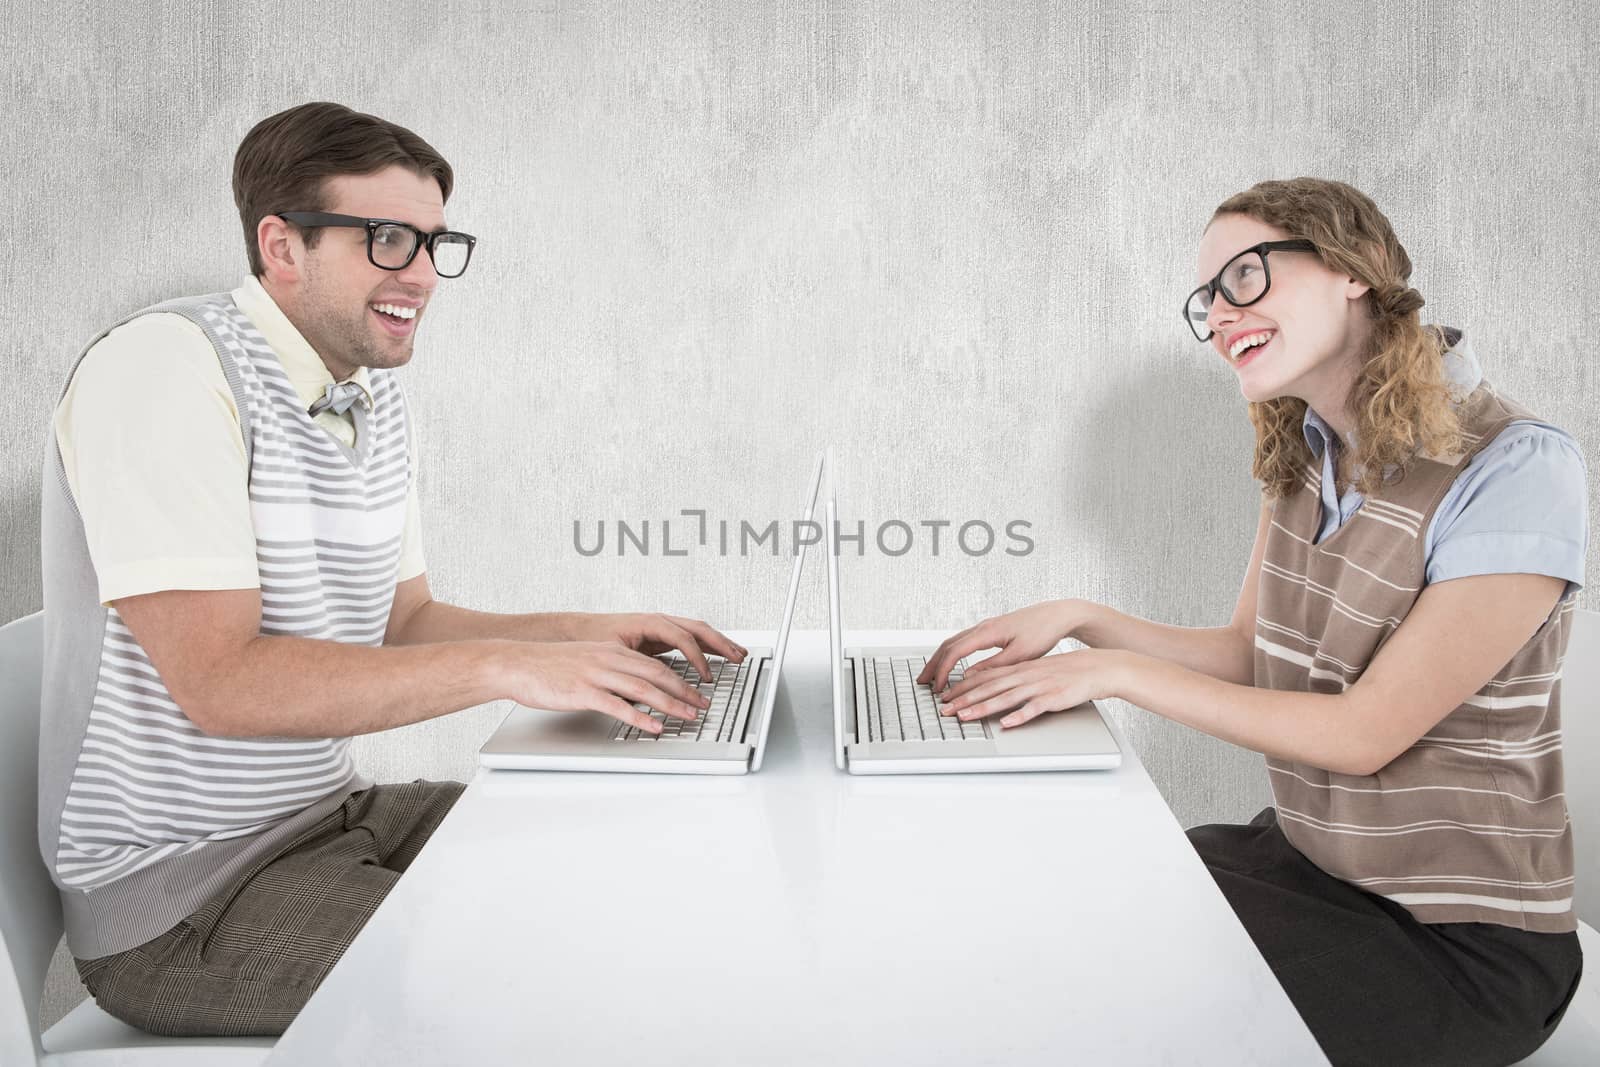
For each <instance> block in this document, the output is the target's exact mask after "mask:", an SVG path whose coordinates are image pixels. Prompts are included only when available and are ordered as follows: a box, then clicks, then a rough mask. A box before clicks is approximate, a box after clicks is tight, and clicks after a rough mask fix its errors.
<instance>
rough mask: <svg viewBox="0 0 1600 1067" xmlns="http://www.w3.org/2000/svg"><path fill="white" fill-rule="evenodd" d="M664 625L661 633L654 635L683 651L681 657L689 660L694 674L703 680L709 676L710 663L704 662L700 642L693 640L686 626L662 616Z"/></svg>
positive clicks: (662, 641) (704, 656)
mask: <svg viewBox="0 0 1600 1067" xmlns="http://www.w3.org/2000/svg"><path fill="white" fill-rule="evenodd" d="M662 621H663V623H664V625H663V626H662V628H661V633H660V634H659V635H658V636H657V637H656V640H658V641H660V642H661V643H662V644H664V645H668V646H669V647H671V648H675V649H677V650H678V651H679V652H682V653H683V658H684V659H686V660H688V661H689V666H691V667H693V668H694V672H695V674H697V675H699V676H700V680H701V681H704V680H706V679H707V678H710V677H711V664H710V663H708V662H706V654H705V653H704V652H702V651H701V650H700V642H699V641H696V640H695V636H694V634H692V633H691V632H690V631H689V630H688V628H686V627H683V626H680V625H678V623H677V621H676V620H670V619H667V617H666V616H662Z"/></svg>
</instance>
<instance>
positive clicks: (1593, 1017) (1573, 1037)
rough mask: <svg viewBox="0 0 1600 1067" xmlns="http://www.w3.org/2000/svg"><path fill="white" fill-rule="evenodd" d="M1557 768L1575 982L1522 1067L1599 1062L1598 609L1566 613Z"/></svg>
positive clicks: (1589, 1066) (1586, 1065)
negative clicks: (1573, 864) (1568, 629)
mask: <svg viewBox="0 0 1600 1067" xmlns="http://www.w3.org/2000/svg"><path fill="white" fill-rule="evenodd" d="M1561 731H1562V753H1561V757H1562V763H1563V764H1564V766H1565V769H1566V777H1567V810H1568V811H1569V812H1571V813H1572V837H1573V846H1574V851H1575V852H1576V854H1577V861H1578V862H1577V872H1576V874H1577V889H1576V893H1575V896H1574V903H1575V905H1576V908H1577V912H1578V918H1579V923H1578V941H1579V943H1580V944H1581V945H1582V946H1583V980H1582V982H1580V983H1579V985H1578V991H1577V992H1576V993H1574V994H1573V996H1572V1003H1571V1004H1570V1005H1568V1006H1567V1014H1566V1015H1565V1016H1564V1017H1563V1018H1562V1020H1561V1025H1560V1026H1558V1027H1556V1032H1555V1033H1554V1034H1552V1035H1551V1036H1550V1040H1549V1041H1546V1042H1545V1043H1544V1045H1543V1046H1542V1047H1541V1048H1540V1049H1539V1051H1537V1052H1535V1053H1534V1054H1533V1055H1532V1056H1529V1057H1528V1058H1527V1059H1525V1060H1523V1061H1522V1063H1523V1064H1524V1065H1525V1067H1595V1064H1597V1063H1600V933H1597V932H1596V931H1595V924H1600V612H1594V611H1574V612H1573V613H1572V639H1571V642H1570V643H1569V644H1568V645H1567V656H1566V659H1565V660H1564V661H1563V662H1562V666H1561Z"/></svg>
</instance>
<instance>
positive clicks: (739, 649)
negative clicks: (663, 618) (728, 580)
mask: <svg viewBox="0 0 1600 1067" xmlns="http://www.w3.org/2000/svg"><path fill="white" fill-rule="evenodd" d="M667 617H668V618H669V619H671V620H672V621H673V622H675V623H677V624H678V625H679V626H681V627H683V628H684V629H685V630H688V631H689V632H690V633H691V634H693V635H694V636H695V640H697V641H699V642H700V645H701V647H703V648H709V649H710V650H711V651H713V652H715V653H716V654H717V655H719V656H724V657H726V658H727V659H731V660H733V661H734V662H735V663H740V662H742V661H743V660H744V658H745V657H746V656H748V655H749V654H750V650H749V649H748V648H745V647H744V646H743V645H741V644H739V643H738V642H736V641H734V640H733V639H732V638H731V637H729V636H728V635H727V634H724V633H722V632H721V631H720V630H718V629H717V628H716V627H714V626H712V625H711V624H710V623H708V622H705V621H703V620H701V619H686V618H683V617H682V616H679V615H669V616H667Z"/></svg>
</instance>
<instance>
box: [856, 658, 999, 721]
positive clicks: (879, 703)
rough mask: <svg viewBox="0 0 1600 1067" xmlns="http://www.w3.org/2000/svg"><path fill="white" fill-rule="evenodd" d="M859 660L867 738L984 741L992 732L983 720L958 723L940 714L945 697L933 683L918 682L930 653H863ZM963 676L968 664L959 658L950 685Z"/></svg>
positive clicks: (952, 716) (951, 674)
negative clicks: (941, 697) (895, 654)
mask: <svg viewBox="0 0 1600 1067" xmlns="http://www.w3.org/2000/svg"><path fill="white" fill-rule="evenodd" d="M858 662H859V663H860V664H861V665H862V670H863V671H864V680H865V688H866V692H867V705H866V711H867V715H866V720H867V731H866V732H867V735H868V736H867V740H869V741H983V740H986V739H988V738H989V737H990V736H991V735H990V733H989V724H988V722H987V721H986V720H983V719H979V720H977V721H976V722H962V721H961V720H960V719H957V718H956V717H955V716H954V715H941V714H939V709H940V708H942V707H943V706H944V701H942V700H940V699H939V697H938V696H937V695H936V694H935V693H934V691H933V689H932V688H931V687H929V686H926V685H918V684H917V682H916V678H917V675H919V674H921V673H922V668H923V667H924V666H926V665H927V662H928V657H926V656H864V657H862V658H861V659H860V660H858ZM965 676H966V663H965V662H964V661H963V662H961V663H957V664H956V665H955V667H954V668H953V669H952V670H951V671H950V684H951V685H954V684H955V683H957V682H959V681H960V680H961V679H962V678H964V677H965ZM857 736H860V731H859V730H858V731H857Z"/></svg>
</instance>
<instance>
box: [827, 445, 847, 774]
mask: <svg viewBox="0 0 1600 1067" xmlns="http://www.w3.org/2000/svg"><path fill="white" fill-rule="evenodd" d="M838 521H839V492H838V489H837V483H836V482H835V481H834V480H833V449H831V448H830V449H828V517H827V524H826V527H825V528H824V530H823V534H822V551H823V554H824V555H826V556H827V557H828V658H829V660H830V668H829V669H830V673H831V674H832V676H833V765H834V766H835V767H837V768H838V769H839V770H841V771H842V770H844V735H845V722H844V622H843V621H842V620H841V619H840V617H839V553H838V551H837V547H836V546H835V545H834V542H833V536H834V531H835V530H837V529H838Z"/></svg>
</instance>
